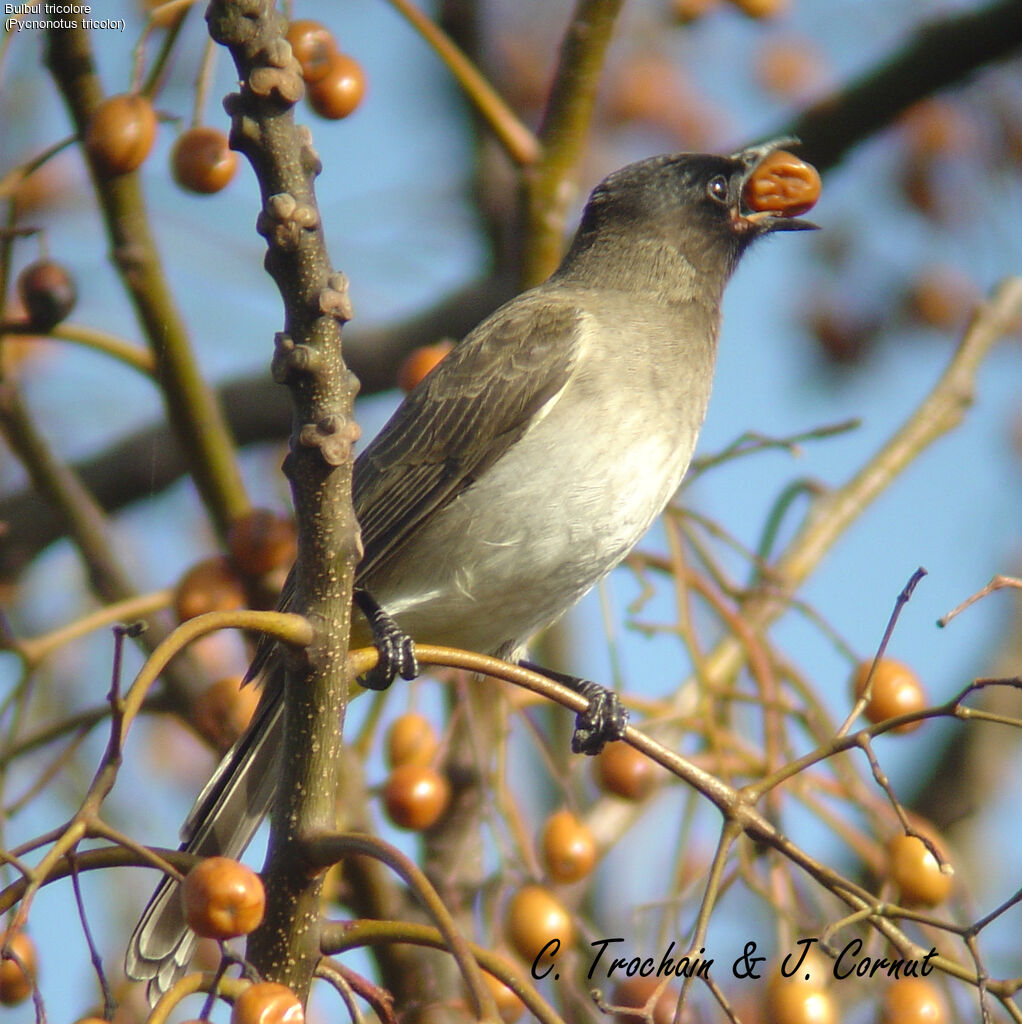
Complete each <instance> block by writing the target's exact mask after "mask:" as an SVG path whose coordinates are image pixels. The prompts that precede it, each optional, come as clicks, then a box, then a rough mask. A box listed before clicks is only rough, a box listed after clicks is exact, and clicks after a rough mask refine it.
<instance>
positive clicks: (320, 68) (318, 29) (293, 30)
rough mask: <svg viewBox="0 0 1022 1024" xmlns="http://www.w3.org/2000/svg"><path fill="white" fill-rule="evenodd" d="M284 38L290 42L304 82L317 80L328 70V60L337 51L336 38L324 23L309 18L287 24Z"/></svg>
mask: <svg viewBox="0 0 1022 1024" xmlns="http://www.w3.org/2000/svg"><path fill="white" fill-rule="evenodd" d="M284 38H285V39H287V41H288V42H289V43H290V44H291V51H292V53H294V55H295V60H296V61H298V63H299V64H300V65H301V68H302V78H304V79H305V81H306V82H317V81H319V79H321V78H323V77H324V76H325V75H326V74H327V73H328V72H329V71H330V61H331V59H332V58H333V56H334V54H336V53H337V40H335V39H334V35H333V33H332V32H331V31H330V29H328V28H327V27H326V26H325V25H324V24H322V23H321V22H318V21H313V20H312V19H311V18H299V19H297V20H296V21H292V22H291V24H290V25H288V27H287V33H286V35H285V37H284Z"/></svg>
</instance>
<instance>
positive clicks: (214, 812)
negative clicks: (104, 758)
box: [124, 671, 284, 1005]
mask: <svg viewBox="0 0 1022 1024" xmlns="http://www.w3.org/2000/svg"><path fill="white" fill-rule="evenodd" d="M281 675H282V673H281V672H279V671H278V672H271V673H269V678H268V679H267V680H266V684H265V689H264V692H263V695H262V698H261V700H260V702H259V706H258V708H257V709H256V713H255V716H254V717H253V719H252V721H251V723H250V724H249V726H248V728H247V729H246V730H245V732H244V734H243V735H242V736H241V738H240V739H239V740H238V741H237V743H235V744H234V746H233V747H231V749H230V750H229V751H228V752H227V754H226V755H225V756H224V758H223V760H222V761H221V762H220V764H219V766H218V767H217V770H216V772H215V773H214V774H213V777H212V778H211V779H210V780H209V782H208V783H207V784H206V787H205V788H204V789H203V791H202V792H201V793H200V794H199V798H198V800H196V802H195V806H194V807H193V808H192V811H191V813H190V814H189V815H188V820H187V821H186V822H185V823H184V826H183V827H182V829H181V838H182V839H183V840H184V842H183V844H182V846H181V849H182V850H187V851H188V852H189V853H195V854H198V855H199V856H202V857H213V856H222V857H239V856H240V855H241V854H242V852H243V851H244V849H245V847H246V846H248V844H249V842H250V841H251V839H252V836H253V835H255V832H256V829H258V828H259V824H260V822H262V820H263V818H265V817H266V815H267V813H268V812H269V809H270V804H271V802H272V800H273V789H274V786H275V784H276V780H277V777H278V763H277V762H278V760H279V758H280V756H281V738H282V728H283V717H284V716H283V700H282V699H281V698H282V682H281V680H280V678H279V677H280V676H281ZM178 884H179V883H178V882H177V881H175V880H174V879H173V878H170V877H167V878H164V880H163V881H162V882H161V883H160V885H159V888H157V890H156V892H155V893H154V894H153V898H152V899H151V900H150V901H149V903H148V905H147V906H146V908H145V911H144V912H143V914H142V919H141V920H140V921H139V922H138V924H137V925H136V927H135V931H134V932H133V933H132V936H131V941H130V943H129V945H128V951H127V953H126V954H125V958H124V968H125V971H126V972H127V974H128V977H130V978H134V979H136V980H137V981H147V982H148V983H149V985H148V987H147V989H146V993H147V996H148V998H149V1002H150V1005H153V1004H155V1002H156V1000H157V999H159V997H160V996H161V995H162V994H163V993H164V992H166V991H167V989H169V988H170V987H171V986H172V985H173V984H174V983H175V982H176V981H177V980H178V979H179V978H180V977H181V976H182V975H183V974H184V973H185V971H186V969H187V967H188V962H189V961H190V960H191V957H192V953H193V952H194V950H195V945H196V942H197V941H198V939H197V936H196V935H195V933H194V932H193V931H192V930H191V929H190V928H189V927H188V926H187V925H186V924H185V920H184V912H183V910H182V907H181V901H180V897H179V895H178Z"/></svg>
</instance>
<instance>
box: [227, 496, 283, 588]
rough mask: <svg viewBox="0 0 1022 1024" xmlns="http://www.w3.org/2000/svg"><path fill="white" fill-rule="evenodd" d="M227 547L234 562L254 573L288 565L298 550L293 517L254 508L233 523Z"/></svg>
mask: <svg viewBox="0 0 1022 1024" xmlns="http://www.w3.org/2000/svg"><path fill="white" fill-rule="evenodd" d="M227 549H228V550H229V551H230V553H231V558H233V559H234V564H235V565H236V566H237V567H238V568H239V569H240V570H241V571H242V572H245V573H248V574H249V575H251V576H263V575H265V574H266V573H268V572H272V571H273V570H274V569H282V568H283V569H286V568H288V567H289V566H290V565H291V563H292V562H294V560H295V557H296V556H297V554H298V536H297V532H296V530H295V524H294V521H293V520H291V519H289V518H288V517H287V516H281V515H278V514H277V513H276V512H272V511H270V509H267V508H254V509H252V510H251V511H249V512H247V513H246V514H245V515H243V516H240V517H239V518H238V519H235V520H234V521H233V522H232V523H231V525H230V527H229V528H228V530H227Z"/></svg>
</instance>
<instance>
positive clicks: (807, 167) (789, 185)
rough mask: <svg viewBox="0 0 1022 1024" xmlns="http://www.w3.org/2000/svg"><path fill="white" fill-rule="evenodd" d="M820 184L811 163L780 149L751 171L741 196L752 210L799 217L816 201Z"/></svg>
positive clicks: (818, 176)
mask: <svg viewBox="0 0 1022 1024" xmlns="http://www.w3.org/2000/svg"><path fill="white" fill-rule="evenodd" d="M821 187H822V186H821V183H820V175H819V173H818V172H817V170H816V168H815V167H813V165H812V164H807V163H806V162H805V161H804V160H800V159H799V158H798V157H797V156H795V154H794V153H787V152H785V151H784V150H783V149H777V150H774V152H773V153H771V154H770V155H769V156H767V157H765V158H764V160H763V161H762V162H761V163H760V165H759V166H758V167H757V168H756V170H755V171H753V172H752V175H751V176H750V178H749V180H748V181H747V182H746V183H745V188H744V190H743V191H742V199H743V200H744V201H745V203H746V204H747V205H748V207H749V209H750V210H756V211H769V212H770V213H774V214H777V215H778V216H782V217H798V216H800V215H801V214H803V213H806V212H807V211H809V210H811V209H812V208H813V207H814V206H815V205H816V201H817V200H818V199H819V198H820V190H821Z"/></svg>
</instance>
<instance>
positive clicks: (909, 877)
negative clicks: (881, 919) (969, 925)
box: [887, 834, 954, 907]
mask: <svg viewBox="0 0 1022 1024" xmlns="http://www.w3.org/2000/svg"><path fill="white" fill-rule="evenodd" d="M887 857H888V872H889V874H890V876H891V879H892V880H893V881H894V883H895V885H897V886H898V888H899V889H900V890H901V896H902V899H904V900H905V901H906V902H907V903H914V904H922V905H923V906H925V907H936V906H938V905H939V904H941V903H943V902H944V901H945V900H946V899H947V898H948V895H949V894H950V892H951V885H952V880H953V877H954V870H953V869H952V868H951V866H950V864H949V865H948V866H947V874H945V873H944V872H943V871H941V869H940V864H938V863H937V858H936V857H934V856H933V854H932V853H930V851H929V849H928V848H927V846H926V844H925V843H924V842H923V841H922V840H921V839H920V838H919V837H918V836H910V835H905V834H902V835H897V836H895V837H894V838H893V839H892V840H891V841H890V843H889V844H888V846H887ZM945 863H946V860H945Z"/></svg>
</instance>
